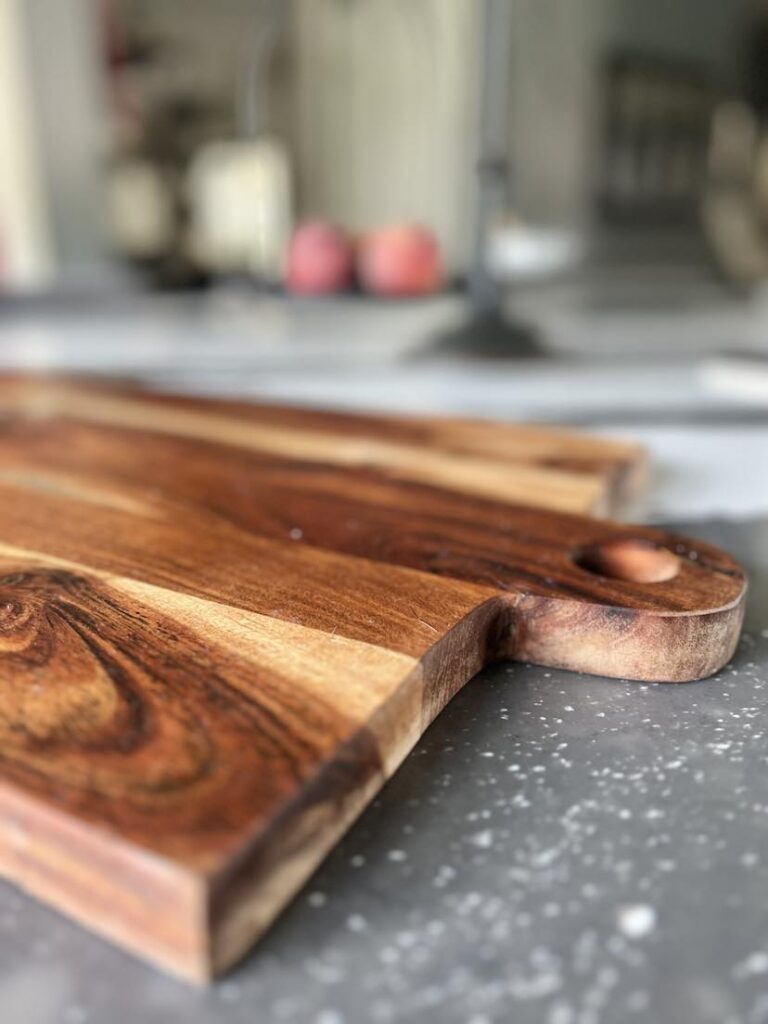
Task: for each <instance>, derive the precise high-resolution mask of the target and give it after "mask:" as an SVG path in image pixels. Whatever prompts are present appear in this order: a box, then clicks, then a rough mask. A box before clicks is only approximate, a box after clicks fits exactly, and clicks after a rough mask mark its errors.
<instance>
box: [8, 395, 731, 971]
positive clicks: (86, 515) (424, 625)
mask: <svg viewBox="0 0 768 1024" xmlns="http://www.w3.org/2000/svg"><path fill="white" fill-rule="evenodd" d="M433 448H434V450H435V461H434V462H433V463H430V453H431V451H432V449H433ZM446 460H447V461H446ZM549 463H551V466H549V465H548V464H549ZM637 464H638V460H637V458H636V452H634V451H633V450H632V449H631V448H625V447H623V446H612V445H610V444H607V443H606V442H599V441H598V442H592V441H590V440H589V439H575V438H570V437H561V436H560V435H557V434H554V433H553V434H549V433H547V432H546V431H540V430H538V429H531V430H530V431H529V430H528V428H519V429H518V428H510V427H498V428H495V427H494V426H493V425H490V424H472V423H467V422H455V423H453V422H450V421H423V422H422V421H418V420H416V419H404V420H394V419H389V420H385V421H381V422H380V421H378V420H376V419H373V418H365V417H348V416H338V415H334V414H324V413H313V412H306V411H298V410H287V409H277V408H262V407H255V406H249V405H242V404H237V403H221V402H218V403H217V402H204V401H201V400H194V399H182V398H171V397H163V396H157V395H145V394H143V393H140V392H138V391H136V390H132V389H129V388H126V387H116V386H112V385H105V384H100V385H96V384H93V383H90V384H87V383H84V382H74V381H55V380H33V379H26V378H6V379H4V380H1V381H0V680H2V684H3V687H4V693H3V701H2V702H0V752H1V754H2V763H1V764H2V766H1V768H0V868H1V869H2V871H3V872H4V873H5V874H6V875H7V876H9V877H11V878H13V879H15V880H17V881H18V882H20V883H21V884H22V885H24V886H26V887H27V888H29V889H30V890H31V891H33V892H35V893H36V894H38V895H40V896H42V897H43V898H45V899H48V900H49V901H50V902H52V903H54V904H56V905H57V906H59V907H61V908H63V909H65V910H67V911H68V912H69V913H71V914H72V915H73V916H75V917H77V918H78V919H79V920H82V921H84V922H85V923H87V924H89V925H90V926H91V927H94V928H96V929H98V930H99V931H101V932H102V933H103V934H105V935H108V936H110V937H112V938H113V939H115V940H117V941H119V942H121V943H122V944H123V945H125V946H126V947H128V948H131V949H133V950H134V951H136V952H137V953H139V954H140V955H142V956H144V957H146V958H148V959H151V960H153V961H155V962H157V963H159V964H161V965H162V966H164V967H166V968H167V969H170V970H173V971H175V972H176V973H178V974H180V975H182V976H184V977H187V978H190V979H193V980H205V979H206V978H209V977H211V976H212V975H213V974H215V973H216V972H218V971H220V970H223V969H225V968H226V967H227V966H228V965H230V964H231V963H233V962H234V961H235V960H236V959H237V958H238V957H240V956H241V955H242V954H243V952H244V951H245V950H246V949H247V948H248V947H249V945H250V944H251V943H252V941H253V940H254V939H255V938H256V937H257V936H258V935H259V934H260V933H261V932H262V931H263V930H264V928H265V927H267V926H268V924H269V923H270V921H271V920H272V919H273V918H274V916H275V915H276V914H277V913H278V912H279V910H280V908H281V907H282V906H283V905H284V904H285V903H286V902H287V900H288V899H289V898H290V897H291V895H292V894H293V893H294V892H295V890H296V889H297V887H298V886H299V885H300V884H301V883H302V882H303V881H304V880H305V879H306V877H307V876H308V874H309V873H310V872H311V871H312V870H313V868H314V867H315V866H316V865H317V863H318V862H319V860H320V859H321V858H322V857H323V855H324V854H325V852H326V851H327V850H328V849H329V848H330V847H331V846H332V844H333V843H334V842H335V840H336V839H337V838H338V836H339V835H340V834H341V832H343V830H344V829H345V828H346V827H347V825H348V824H349V822H350V821H351V820H352V819H353V818H354V816H355V815H356V814H357V813H359V811H360V810H361V809H362V807H364V806H365V804H366V802H367V801H368V800H369V799H370V797H371V796H372V794H373V793H375V792H376V790H377V789H378V788H379V787H380V786H381V785H382V783H383V781H384V780H385V779H386V778H387V777H388V776H389V775H390V774H391V773H392V772H393V771H394V770H395V769H396V767H397V766H398V764H399V763H400V761H401V760H402V758H403V757H404V756H405V755H406V754H407V752H408V751H409V750H410V749H411V747H412V746H413V744H414V742H415V741H416V740H417V739H418V737H419V736H420V735H421V733H422V732H423V731H424V729H425V728H426V727H427V725H428V724H429V722H430V721H431V720H432V718H433V717H434V715H435V714H437V713H438V712H439V711H440V709H441V708H442V707H443V706H444V705H445V703H446V702H447V701H448V700H449V699H450V698H451V696H452V695H453V694H454V693H455V692H456V690H457V689H458V688H459V687H460V686H462V685H463V684H464V683H465V682H466V681H467V679H469V678H470V677H471V676H472V675H473V674H474V673H475V672H477V671H478V670H479V669H480V668H481V667H482V666H483V665H485V664H486V663H488V662H489V661H491V660H494V659H497V658H517V659H525V660H534V661H537V662H539V663H541V664H543V665H552V666H555V665H556V666H561V667H567V668H573V669H578V670H581V671H587V672H598V673H602V674H607V675H615V676H630V677H634V678H639V679H649V680H669V681H675V680H687V679H693V678H698V677H700V676H703V675H706V674H709V673H711V672H713V671H715V670H716V669H717V668H718V667H720V666H721V665H722V664H723V663H724V662H725V661H727V659H728V658H729V657H730V654H731V652H732V650H733V647H734V645H735V643H736V640H737V638H738V633H739V628H740V624H741V616H742V613H743V601H744V592H745V581H744V576H743V573H742V571H741V569H740V568H739V566H738V565H737V564H736V563H735V562H734V561H733V560H732V559H731V558H729V556H727V555H726V554H724V553H723V552H721V551H718V550H716V549H714V548H712V547H709V546H707V545H703V544H699V543H695V542H691V541H688V540H685V539H682V538H676V537H671V536H669V535H666V534H662V533H660V532H659V531H656V530H651V529H647V528H637V527H628V526H623V525H620V524H618V523H614V522H609V521H598V520H594V519H588V518H583V517H580V516H576V515H571V514H568V513H564V512H560V511H552V510H549V511H547V510H543V509H541V508H535V507H533V505H531V504H528V505H522V504H520V505H515V504H511V503H509V493H510V484H509V480H508V477H509V476H514V475H515V474H516V473H517V472H518V471H519V469H520V468H521V467H523V469H527V470H530V471H531V472H533V473H535V474H538V475H539V477H542V476H544V475H547V474H554V478H555V483H554V484H553V485H552V486H551V487H550V488H546V487H545V488H543V493H544V495H545V498H546V499H550V498H552V497H553V496H556V497H557V499H558V500H560V499H561V497H562V494H563V493H565V492H564V491H563V489H562V477H563V475H565V476H568V477H569V478H571V477H572V478H579V479H582V478H583V479H589V480H591V481H592V483H593V484H595V482H596V484H595V485H596V486H597V489H598V491H599V493H600V494H601V495H602V496H603V499H604V500H605V501H607V502H610V501H612V500H615V499H616V497H617V495H620V493H621V492H622V490H625V489H626V488H627V487H628V486H629V481H631V479H632V476H633V473H635V472H636V470H635V469H634V467H635V466H637ZM491 465H492V466H493V474H495V477H494V475H493V474H491V473H490V472H489V467H490V466H491ZM477 466H480V469H481V471H480V472H475V471H474V470H475V469H476V468H477ZM494 478H495V480H496V487H497V493H496V495H495V496H494V495H492V494H490V493H489V491H490V490H491V485H492V482H493V479H494ZM516 486H517V485H516ZM590 486H591V485H590ZM566 490H568V489H567V488H566ZM530 493H531V492H529V495H530ZM568 493H569V495H570V497H569V498H568V501H572V500H574V499H573V494H574V493H575V492H574V491H573V490H569V491H568ZM580 493H581V498H580V499H579V500H582V499H583V498H584V495H585V494H586V493H587V492H586V491H583V492H580ZM589 493H590V494H593V493H597V491H595V492H593V491H592V490H590V491H589ZM534 496H535V497H536V498H537V499H538V498H539V491H538V490H535V495H534ZM589 500H590V501H592V498H590V499H589ZM587 507H593V506H592V505H588V506H587Z"/></svg>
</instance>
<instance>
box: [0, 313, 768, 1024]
mask: <svg viewBox="0 0 768 1024" xmlns="http://www.w3.org/2000/svg"><path fill="white" fill-rule="evenodd" d="M444 306H445V308H443V307H444ZM547 308H549V306H548V307H547ZM555 312H557V307H555ZM455 313H456V311H455V310H454V309H453V307H452V306H451V304H450V303H448V304H447V306H446V305H445V304H438V305H437V306H436V307H435V306H434V305H428V306H413V307H402V308H400V307H382V308H381V309H379V310H378V312H374V313H373V314H372V313H371V311H370V309H369V308H368V307H367V306H366V307H365V308H363V307H360V308H358V306H356V305H355V304H352V305H351V306H350V307H349V308H348V309H347V308H346V307H345V308H344V311H343V315H342V312H341V311H340V310H338V309H337V308H336V307H334V306H323V307H322V308H316V307H315V306H308V307H306V306H303V305H299V306H293V305H285V304H280V303H276V302H273V301H271V300H269V301H262V300H259V301H256V302H254V301H251V300H250V299H248V300H247V301H246V300H242V301H241V300H240V299H238V298H235V299H232V298H231V297H227V296H224V297H222V298H220V299H215V300H214V302H213V303H212V304H208V305H206V306H204V307H201V306H200V304H199V303H192V304H191V305H189V306H187V305H182V307H181V308H177V304H176V303H160V304H159V305H158V304H157V303H154V302H153V303H147V305H146V308H145V307H144V306H143V305H142V306H141V307H140V308H139V309H138V311H134V312H133V313H129V312H128V311H126V314H125V315H122V314H121V315H119V316H116V315H115V312H114V310H112V309H111V308H107V309H105V310H104V311H103V312H101V313H100V312H99V310H95V311H94V310H91V309H90V308H89V309H88V310H86V311H85V314H87V315H85V314H83V315H82V316H77V315H74V316H71V317H69V318H67V317H59V316H53V315H51V314H50V312H47V313H44V314H41V315H40V316H39V317H34V316H33V317H31V318H30V317H28V316H25V317H7V318H5V319H3V318H2V317H0V366H5V367H11V368H20V367H26V368H30V367H36V368H42V369H68V370H82V369H90V370H94V369H97V370H101V371H103V372H113V373H115V372H118V373H119V372H123V373H125V372H131V373H139V375H141V376H143V377H144V378H145V379H146V380H148V381H149V382H151V383H152V382H154V383H157V384H159V385H166V386H168V385H171V386H175V387H179V388H181V389H192V390H196V391H206V392H208V391H213V392H215V393H221V394H227V393H230V392H233V393H237V394H238V395H240V394H246V395H249V396H250V397H266V398H272V399H282V400H289V401H309V402H312V403H313V404H314V403H319V404H341V405H349V406H353V407H360V406H362V407H363V408H367V409H376V408H381V409H392V410H394V409H400V408H403V409H412V410H416V409H421V410H426V411H434V412H442V413H457V414H465V415H466V414H470V415H471V414H480V415H489V416H498V417H500V418H517V419H519V418H530V419H559V420H561V421H563V422H569V421H573V420H574V417H576V419H577V420H578V422H580V423H581V424H583V425H585V426H595V425H598V426H600V425H601V424H602V427H603V429H604V431H605V432H606V433H612V434H613V433H617V434H621V435H623V436H627V437H632V438H635V439H638V440H642V441H644V442H645V443H647V444H648V445H649V447H650V449H651V452H652V456H653V461H654V466H655V467H656V476H655V479H654V483H653V487H652V492H651V496H650V503H649V512H650V515H652V516H653V517H654V518H676V519H680V518H681V517H684V516H688V515H694V514H695V515H696V516H697V517H698V518H701V517H703V516H707V515H708V516H714V515H728V516H739V517H742V518H741V521H740V522H727V521H724V520H721V521H719V522H715V521H712V520H710V521H709V522H698V523H687V524H680V525H681V526H682V528H683V529H685V530H687V531H688V532H690V533H691V534H693V535H698V536H700V537H702V538H703V539H707V540H711V541H714V542H715V543H719V544H722V545H723V546H724V547H726V548H728V549H729V550H731V551H732V552H733V553H734V554H736V555H737V556H739V557H740V558H741V559H742V560H743V562H744V563H745V565H746V566H747V567H748V568H749V570H750V572H751V576H752V593H751V600H750V605H749V612H748V618H747V626H746V632H745V635H744V639H743V641H742V644H741V646H740V648H739V651H738V654H737V656H736V658H735V660H734V662H733V664H732V665H731V666H730V667H728V668H727V669H725V670H724V671H723V672H721V673H720V674H719V675H718V676H717V677H715V678H714V679H711V680H708V681H705V682H702V683H697V684H694V685H689V686H671V687H664V686H643V685H638V684H636V683H625V682H621V681H618V682H617V681H609V680H605V679H598V678H587V677H579V676H575V675H572V674H568V673H563V672H554V671H553V672H548V671H545V670H542V669H537V668H534V667H531V666H524V665H516V666H498V667H496V668H493V669H489V670H487V671H486V672H484V673H482V675H480V676H479V677H478V678H477V679H475V680H474V681H473V682H472V683H471V684H469V685H468V686H467V687H466V688H465V689H464V690H463V691H462V693H460V694H459V695H458V697H457V698H456V699H455V700H454V701H453V702H452V703H451V704H450V705H449V707H448V708H446V710H445V711H444V712H443V713H442V715H441V716H440V717H439V718H438V720H437V722H436V723H435V724H434V725H433V726H432V728H431V729H430V730H429V731H428V733H427V734H426V736H425V737H424V738H423V739H422V741H421V742H420V743H419V745H418V747H417V748H416V750H415V751H414V752H413V754H412V755H411V756H410V757H409V758H408V759H407V761H406V762H405V764H404V765H403V767H402V768H401V770H400V771H399V772H398V773H397V775H396V777H395V778H394V779H393V780H392V781H391V782H390V784H389V785H388V786H387V787H386V788H385V790H384V791H383V792H382V794H381V795H380V797H379V799H378V800H377V801H376V802H375V803H374V805H373V806H372V807H370V808H369V809H368V810H367V812H366V813H365V814H364V815H363V816H362V817H361V819H360V820H359V822H358V823H357V825H356V826H355V827H354V828H353V829H352V830H351V831H350V833H349V834H348V835H347V837H346V838H345V839H344V841H343V842H342V843H341V844H340V845H339V847H338V848H337V849H336V850H335V851H334V852H333V853H332V855H331V856H330V857H329V858H328V860H327V861H326V863H325V865H324V866H323V867H322V868H321V869H320V870H319V871H318V873H317V874H316V875H315V877H314V878H313V879H312V881H311V882H310V883H309V885H308V886H307V887H306V888H305V890H304V891H303V892H302V893H301V894H300V895H299V896H298V897H297V899H296V900H295V902H294V903H293V905H292V906H291V907H290V908H289V909H288V911H287V912H286V913H285V914H284V915H283V916H282V918H281V919H280V920H279V921H278V923H277V925H276V926H275V927H274V928H273V929H272V930H271V932H270V933H269V934H268V936H267V937H266V938H265V940H264V941H263V942H262V943H261V945H260V946H259V947H258V948H257V950H256V951H255V952H254V953H253V954H252V955H251V956H250V957H249V958H248V959H247V960H246V962H245V963H244V964H243V965H242V966H241V967H240V968H239V969H238V970H237V971H235V972H234V973H232V974H231V975H230V976H229V977H227V978H226V979H224V980H223V981H222V982H220V983H219V984H218V985H216V986H215V987H213V988H212V989H211V990H210V991H203V992H200V991H195V990H193V989H190V988H187V987H185V986H184V985H181V984H178V983H176V982H174V981H172V980H169V979H167V978H165V977H163V976H162V975H160V974H158V973H156V972H155V971H153V970H151V969H150V968H148V967H146V966H144V965H142V964H140V963H139V962H137V961H135V960H133V959H131V958H130V957H128V956H127V955H124V954H122V953H121V952H119V951H118V950H116V949H114V948H112V947H110V946H108V945H106V944H105V943H103V942H101V941H100V940H99V939H97V938H94V937H92V936H90V935H89V934H87V933H86V932H85V931H83V930H82V929H80V928H78V927H77V926H76V925H74V924H71V923H69V922H68V921H67V920H65V919H64V918H63V917H60V916H59V915H57V914H55V913H54V912H52V911H49V910H47V909H45V908H44V907H43V906H41V905H40V904H37V903H36V902H34V901H32V900H29V899H27V898H26V897H24V896H23V895H21V894H20V893H19V892H17V891H16V890H15V889H13V888H12V887H11V886H8V885H3V884H2V883H0V1022H2V1024H134V1022H142V1024H160V1022H162V1024H182V1022H183V1024H202V1022H209V1021H216V1022H221V1024H246V1022H247V1024H262V1022H268V1024H272V1022H273V1021H274V1022H276V1024H281V1022H285V1024H358V1022H361V1024H362V1022H365V1024H367V1022H369V1021H370V1022H373V1024H389V1022H393V1024H395V1022H404V1021H409V1022H410V1021H419V1022H422V1021H423V1022H426V1024H430V1022H433V1021H434V1022H439V1024H453V1022H457V1024H489V1022H504V1024H507V1022H511V1021H514V1022H515V1024H533V1022H536V1024H539V1022H543V1024H614V1022H625V1021H627V1022H629V1024H632V1022H633V1021H638V1022H639V1021H643V1022H652V1024H688V1022H695V1024H762V1022H766V1024H768V743H766V726H765V724H764V723H765V722H768V470H767V469H766V468H765V465H764V458H765V456H764V453H765V450H766V444H768V418H767V417H766V415H765V413H764V412H763V414H762V415H761V416H758V417H757V418H752V419H749V418H747V419H745V420H744V421H743V422H742V420H741V419H740V416H741V413H740V411H739V410H740V409H741V407H740V405H739V404H738V403H735V404H728V403H726V402H724V401H723V400H722V399H721V398H719V397H718V396H713V395H710V394H708V393H707V392H706V389H705V388H704V387H703V384H702V381H701V379H700V376H699V372H698V369H697V365H696V363H695V361H693V360H692V358H691V357H692V355H693V354H694V353H696V355H697V356H698V355H699V354H700V353H701V352H702V350H703V349H702V337H703V334H706V335H707V338H708V342H707V345H708V348H709V350H712V351H715V350H718V349H719V348H720V347H722V345H723V344H725V341H728V342H729V343H730V344H732V345H735V346H737V347H738V346H739V345H744V344H747V343H751V340H752V341H753V340H755V339H759V338H764V337H765V322H766V320H767V319H768V312H766V311H765V310H763V311H762V313H760V315H759V316H758V315H757V314H754V311H752V312H750V311H748V310H743V311H740V312H739V313H738V316H737V317H736V319H733V316H732V313H731V312H729V311H728V310H726V311H725V312H724V313H723V314H722V316H720V317H719V318H715V319H714V320H713V319H712V316H711V311H709V310H705V311H704V312H703V313H701V315H699V316H698V318H697V317H696V316H694V317H692V316H691V315H690V313H689V311H688V312H686V311H683V312H682V313H681V315H680V317H679V318H678V319H679V321H680V323H679V324H678V325H677V327H676V326H675V324H672V323H666V322H664V323H660V322H659V319H658V317H651V318H650V319H649V318H648V317H647V316H645V317H641V318H637V317H635V318H634V320H630V318H628V317H623V318H622V317H620V316H619V317H617V316H614V317H609V318H608V320H607V321H606V322H605V323H603V327H602V331H600V330H597V328H598V327H599V325H598V324H597V323H596V319H595V317H594V316H591V315H590V316H589V317H587V316H586V315H584V316H582V320H583V325H582V326H583V330H582V331H581V335H580V336H579V337H575V336H574V338H573V339H572V341H573V344H570V342H569V344H570V347H571V348H572V349H573V350H574V352H576V351H577V350H578V351H581V349H580V348H579V346H581V348H583V349H584V352H585V353H586V352H587V351H588V350H590V351H591V349H589V346H591V347H592V348H594V347H595V345H596V342H595V337H596V336H597V338H598V342H599V344H597V348H598V349H599V350H600V352H601V353H602V354H603V355H605V356H606V358H605V359H603V360H602V361H601V360H600V359H598V358H592V359H590V361H588V362H580V363H567V364H566V363H564V362H558V361H551V362H543V363H535V364H530V365H526V364H521V363H514V362H513V363H510V364H509V365H506V366H504V367H501V366H495V365H494V366H484V365H481V364H474V363H469V362H466V363H458V362H456V363H450V361H447V362H446V361H444V362H443V363H439V362H434V361H433V362H424V363H418V362H408V363H406V362H405V355H406V354H407V353H408V352H410V351H411V350H412V349H413V348H414V346H416V347H417V346H418V344H423V339H424V337H425V336H426V335H427V334H428V333H429V332H430V331H432V330H434V329H437V327H438V326H439V325H440V323H442V320H443V319H444V318H445V317H448V318H450V317H451V316H453V315H455ZM753 314H754V315H753ZM729 317H730V319H728V318H729ZM724 318H725V319H724ZM550 319H551V317H550ZM561 320H562V323H561V324H560V327H561V328H562V330H561V331H560V334H562V335H563V338H564V340H565V341H568V339H569V338H570V337H571V335H573V334H574V332H575V334H578V333H579V332H578V330H576V329H575V328H574V315H573V310H572V309H570V308H569V309H567V310H565V311H564V312H563V314H562V317H561ZM633 325H634V327H633ZM557 327H558V324H554V325H553V324H551V323H550V324H549V326H548V334H550V335H551V334H553V333H554V334H557V333H558V332H557V330H556V328H557ZM678 328H679V330H678ZM681 331H682V336H680V332H681ZM707 331H708V334H707ZM566 336H567V337H566ZM582 336H583V337H582ZM675 338H676V340H674V339H675ZM363 339H365V344H362V340H363ZM419 339H422V340H421V341H419ZM600 339H602V341H600ZM577 342H578V343H579V344H578V345H577ZM630 343H631V344H630ZM628 345H629V348H630V349H632V350H633V351H635V358H634V359H629V358H627V353H626V352H625V351H624V350H625V349H626V348H627V346H628ZM633 346H634V347H633ZM706 347H707V346H705V348H706ZM638 353H639V355H638ZM675 353H676V355H675ZM592 354H593V355H595V353H592ZM619 356H621V358H618V357H619ZM608 357H610V358H608ZM734 412H735V413H736V416H734V415H733V414H734ZM728 416H730V417H731V419H727V418H724V417H728ZM689 421H690V422H689ZM694 421H697V422H694ZM746 516H749V517H750V518H749V519H746V518H744V517H746Z"/></svg>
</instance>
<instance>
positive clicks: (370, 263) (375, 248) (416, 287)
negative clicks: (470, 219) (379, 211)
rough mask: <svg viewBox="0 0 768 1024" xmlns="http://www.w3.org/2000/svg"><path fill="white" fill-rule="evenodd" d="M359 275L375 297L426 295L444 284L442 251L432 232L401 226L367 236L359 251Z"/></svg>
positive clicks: (417, 227) (380, 230)
mask: <svg viewBox="0 0 768 1024" xmlns="http://www.w3.org/2000/svg"><path fill="white" fill-rule="evenodd" d="M357 275H358V278H359V279H360V283H361V285H362V286H363V288H365V289H366V291H369V292H372V293H373V294H374V295H392V296H395V295H426V294H428V293H429V292H434V291H436V290H437V289H438V288H439V287H440V286H441V284H442V283H443V267H442V262H441V260H440V249H439V246H438V244H437V240H436V238H435V236H434V235H433V234H432V232H431V231H428V230H427V228H423V227H420V226H419V225H418V224H398V225H393V226H392V227H386V228H380V229H379V230H377V231H371V232H369V233H368V234H367V235H365V236H364V237H363V238H362V240H361V241H360V244H359V246H358V250H357Z"/></svg>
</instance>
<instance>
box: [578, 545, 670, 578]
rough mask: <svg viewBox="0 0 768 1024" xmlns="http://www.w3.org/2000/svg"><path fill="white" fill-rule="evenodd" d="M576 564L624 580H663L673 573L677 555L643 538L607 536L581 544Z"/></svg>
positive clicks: (599, 574)
mask: <svg viewBox="0 0 768 1024" xmlns="http://www.w3.org/2000/svg"><path fill="white" fill-rule="evenodd" d="M573 560H574V562H575V563H576V565H578V566H579V568H581V569H585V570H586V571H587V572H591V573H593V574H594V575H595V576H605V577H608V579H612V580H625V581H626V582H627V583H664V582H665V580H671V579H672V578H673V577H674V576H677V574H678V572H679V571H680V559H679V558H678V557H677V555H675V554H673V553H672V552H671V551H669V550H668V549H667V548H663V547H659V546H658V545H656V544H652V543H651V542H650V541H647V540H631V539H629V540H611V541H606V542H605V543H604V544H592V545H590V547H586V548H581V550H580V551H577V552H576V554H575V555H574V557H573Z"/></svg>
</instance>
